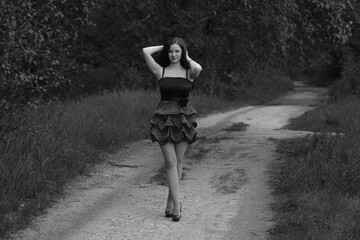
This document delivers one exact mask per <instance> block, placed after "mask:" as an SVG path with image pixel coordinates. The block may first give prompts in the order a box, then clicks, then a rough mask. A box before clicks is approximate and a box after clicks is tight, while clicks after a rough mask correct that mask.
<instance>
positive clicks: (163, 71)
mask: <svg viewBox="0 0 360 240" xmlns="http://www.w3.org/2000/svg"><path fill="white" fill-rule="evenodd" d="M164 73H165V68H163V72H162V76H161V77H162V78H163V77H164Z"/></svg>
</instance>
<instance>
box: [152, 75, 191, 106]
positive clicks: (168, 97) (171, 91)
mask: <svg viewBox="0 0 360 240" xmlns="http://www.w3.org/2000/svg"><path fill="white" fill-rule="evenodd" d="M159 87H160V94H161V100H162V101H178V100H181V99H188V97H189V93H190V90H191V87H192V82H191V81H190V80H189V79H187V78H183V77H163V78H161V79H160V80H159Z"/></svg>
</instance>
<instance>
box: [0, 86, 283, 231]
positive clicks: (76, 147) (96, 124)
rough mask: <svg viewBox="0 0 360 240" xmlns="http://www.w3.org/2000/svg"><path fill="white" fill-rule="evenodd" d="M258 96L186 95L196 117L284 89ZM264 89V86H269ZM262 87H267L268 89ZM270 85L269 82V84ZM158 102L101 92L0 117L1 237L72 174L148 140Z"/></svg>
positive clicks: (145, 94)
mask: <svg viewBox="0 0 360 240" xmlns="http://www.w3.org/2000/svg"><path fill="white" fill-rule="evenodd" d="M282 84H284V85H286V87H285V88H280V87H278V86H277V89H275V90H276V91H274V89H260V90H259V91H261V92H262V93H264V92H267V91H268V92H270V93H269V94H267V95H266V98H260V97H259V96H260V95H264V96H265V94H256V91H255V90H254V88H252V89H251V91H250V92H249V93H248V94H247V100H246V101H245V100H244V101H225V100H222V99H220V98H217V97H209V96H206V95H201V94H197V95H194V96H192V97H191V102H192V103H193V105H194V107H195V109H196V110H197V112H198V116H204V115H206V114H209V113H212V112H216V111H226V110H231V109H233V108H236V107H240V106H244V105H246V104H247V103H248V102H249V101H251V102H253V103H256V104H259V103H262V102H264V101H268V100H269V98H271V97H272V98H275V97H276V96H279V95H281V94H283V93H284V92H286V90H288V89H289V83H288V82H285V81H283V83H282ZM268 85H269V84H268ZM268 85H267V86H268ZM273 85H274V84H273ZM158 101H159V93H157V92H154V91H118V92H115V91H114V92H106V93H103V94H99V95H94V96H90V97H87V98H85V99H81V100H79V101H73V102H64V103H60V102H52V103H48V104H46V105H42V106H37V107H32V108H28V109H22V110H17V111H14V112H11V113H9V114H7V115H6V116H1V117H0V134H1V136H2V138H1V139H0V166H1V167H0V237H5V236H7V235H8V233H10V232H11V231H13V230H17V229H21V228H24V227H26V226H27V224H28V223H29V221H30V220H31V219H32V218H33V217H34V216H36V215H38V214H39V213H41V212H42V210H44V209H46V208H47V207H48V206H50V205H51V203H52V202H53V201H54V200H56V198H57V197H59V196H60V195H61V194H62V189H63V186H64V185H65V184H66V183H67V182H69V181H71V179H73V178H74V177H75V176H77V175H79V174H80V175H81V174H87V173H88V172H89V170H90V169H91V166H93V165H94V164H96V163H98V162H99V161H101V157H100V156H101V154H102V153H109V152H114V151H116V150H117V149H119V148H121V147H122V146H124V145H125V144H126V143H128V142H131V141H136V140H138V139H144V138H147V137H148V131H149V121H150V119H151V116H152V114H153V111H154V109H155V107H156V105H157V102H158Z"/></svg>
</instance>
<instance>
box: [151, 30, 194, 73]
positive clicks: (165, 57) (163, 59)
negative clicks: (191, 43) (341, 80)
mask: <svg viewBox="0 0 360 240" xmlns="http://www.w3.org/2000/svg"><path fill="white" fill-rule="evenodd" d="M173 44H178V45H179V46H180V48H181V50H182V51H181V58H180V64H181V66H183V67H184V68H186V69H189V68H190V64H189V62H188V61H187V60H186V49H187V45H186V42H185V40H184V39H182V38H179V37H174V38H170V39H169V40H167V41H166V42H165V43H164V48H163V50H162V51H161V52H160V54H159V55H158V57H157V58H156V61H157V62H158V63H159V64H160V66H162V67H167V66H169V65H170V59H169V49H170V46H171V45H173Z"/></svg>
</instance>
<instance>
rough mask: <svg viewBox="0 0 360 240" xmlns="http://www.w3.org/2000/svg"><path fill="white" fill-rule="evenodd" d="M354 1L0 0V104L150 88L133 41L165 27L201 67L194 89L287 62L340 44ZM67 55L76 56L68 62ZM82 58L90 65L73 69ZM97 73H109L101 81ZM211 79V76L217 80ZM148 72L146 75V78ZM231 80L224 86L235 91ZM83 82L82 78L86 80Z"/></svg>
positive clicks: (160, 34) (158, 36)
mask: <svg viewBox="0 0 360 240" xmlns="http://www.w3.org/2000/svg"><path fill="white" fill-rule="evenodd" d="M354 4H355V0H351V1H350V0H341V1H335V0H331V1H329V0H321V1H315V0H306V1H299V0H291V1H285V0H277V1H275V2H274V1H270V0H266V1H259V0H256V1H247V0H240V1H239V0H228V1H224V0H222V1H209V0H197V1H189V0H181V1H177V0H169V1H153V0H146V1H140V0H133V1H130V0H120V1H118V0H78V1H69V0H47V1H46V0H24V1H15V2H13V1H10V0H2V1H1V2H0V14H1V18H0V26H1V27H0V34H1V38H0V61H1V64H0V68H1V69H2V71H1V73H0V91H1V96H2V97H1V99H0V103H1V106H0V107H1V109H5V108H9V107H10V106H11V105H12V104H19V103H20V104H32V103H37V102H41V101H42V100H45V99H49V98H54V97H69V96H70V97H73V96H76V95H77V94H79V93H81V94H83V93H88V92H96V91H99V90H100V91H101V89H111V88H128V89H129V88H130V89H139V88H144V89H148V88H156V82H155V81H149V78H150V79H151V75H150V74H149V73H148V71H147V70H146V67H145V66H144V61H143V59H142V57H141V55H140V49H141V48H142V47H144V46H148V45H152V44H161V43H162V42H163V41H164V40H165V38H167V37H170V36H181V37H183V38H185V39H186V40H187V41H188V42H189V46H190V48H189V52H190V55H191V56H193V57H194V58H195V59H197V61H199V62H200V63H201V64H202V65H203V68H204V71H203V73H202V74H201V75H200V78H199V79H198V80H197V86H198V88H197V89H201V91H202V92H205V93H207V94H216V89H218V87H219V86H220V85H224V88H228V87H227V86H226V85H227V83H226V82H221V79H226V78H227V77H228V76H233V77H232V78H233V79H238V80H239V81H240V82H242V81H244V80H243V79H242V78H243V76H246V74H247V73H251V72H256V71H257V69H258V68H259V67H260V68H262V67H264V66H265V67H269V66H273V67H274V66H275V67H282V68H285V69H286V68H287V66H289V65H291V64H297V63H299V62H302V61H303V62H305V61H308V60H309V59H314V58H316V56H318V55H319V54H320V53H326V52H329V51H333V49H334V48H337V46H341V45H342V44H344V43H346V42H347V41H348V39H349V36H350V34H351V31H352V25H351V24H352V22H354V17H349V16H353V15H354V16H356V14H355V13H354V12H355V11H354V10H353V9H354V7H353V6H355V5H354ZM75 60H76V61H75ZM83 64H85V65H86V67H85V69H86V70H88V71H89V72H90V73H86V72H82V73H77V72H76V71H75V70H74V69H79V68H78V66H81V65H83ZM103 75H105V76H106V75H109V79H108V80H107V81H104V78H103V77H102V76H103ZM219 79H220V82H219ZM153 80H154V79H153ZM240 82H239V84H238V82H235V83H234V84H233V85H232V86H231V87H230V88H234V87H235V88H236V89H237V90H241V88H243V87H244V86H243V85H242V84H241V83H240ZM89 86H91V87H89Z"/></svg>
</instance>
